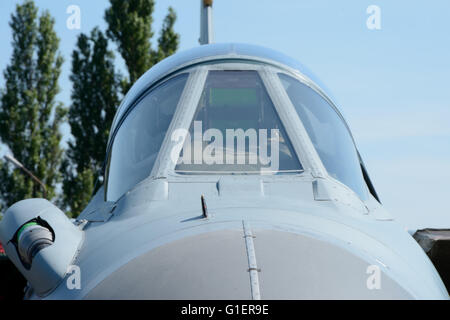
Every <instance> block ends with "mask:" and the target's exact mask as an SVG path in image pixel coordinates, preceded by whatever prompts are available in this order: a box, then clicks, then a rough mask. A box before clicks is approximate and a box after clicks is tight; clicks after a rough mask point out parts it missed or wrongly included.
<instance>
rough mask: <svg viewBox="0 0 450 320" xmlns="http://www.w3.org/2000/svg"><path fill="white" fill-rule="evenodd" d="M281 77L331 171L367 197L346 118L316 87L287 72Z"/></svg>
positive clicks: (328, 169)
mask: <svg viewBox="0 0 450 320" xmlns="http://www.w3.org/2000/svg"><path fill="white" fill-rule="evenodd" d="M279 77H280V80H281V82H282V84H283V86H284V88H285V90H286V92H287V94H288V96H289V98H290V100H291V102H292V103H293V105H294V107H295V110H296V111H297V113H298V116H299V117H300V119H301V121H302V123H303V125H304V126H305V129H306V131H307V132H308V135H309V137H310V138H311V141H312V143H313V145H314V147H315V148H316V151H317V153H318V154H319V156H320V159H321V160H322V162H323V164H324V166H325V168H326V169H327V171H328V174H329V175H331V176H332V177H334V178H335V179H337V180H339V181H340V182H342V183H344V184H345V185H347V186H348V187H350V188H351V189H352V190H353V191H355V193H357V194H358V195H359V196H360V198H361V199H366V198H367V188H366V184H365V181H364V177H363V174H362V171H361V165H360V163H359V158H358V155H357V152H356V147H355V145H354V143H353V139H352V137H351V135H350V132H349V130H348V129H347V126H346V125H345V123H344V121H343V120H342V119H341V117H340V116H339V115H338V114H337V112H336V111H335V110H334V109H333V107H332V106H331V105H330V104H329V103H328V102H327V101H326V100H325V99H324V98H322V97H321V96H320V95H319V94H318V93H317V92H315V91H314V90H313V89H311V88H310V87H308V86H306V85H305V84H303V83H301V82H300V81H298V80H297V79H295V78H292V77H290V76H288V75H285V74H281V73H280V74H279Z"/></svg>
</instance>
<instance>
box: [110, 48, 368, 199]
mask: <svg viewBox="0 0 450 320" xmlns="http://www.w3.org/2000/svg"><path fill="white" fill-rule="evenodd" d="M216 46H217V45H216ZM222 46H223V45H222ZM236 46H237V45H233V47H230V48H234V49H233V52H231V53H230V52H228V53H227V54H224V53H223V52H222V53H221V54H218V55H214V54H212V55H205V56H203V57H201V55H200V57H197V58H192V60H188V61H185V62H184V63H179V64H178V65H176V66H173V67H172V68H168V67H166V69H167V70H166V72H165V73H164V72H162V73H161V74H159V75H157V76H155V75H152V74H151V73H150V74H146V75H144V76H143V79H145V78H151V77H153V82H150V83H148V84H147V86H145V85H144V84H143V82H142V79H141V80H139V81H138V83H137V84H136V85H135V88H133V89H132V90H131V91H130V93H129V94H128V95H127V97H126V98H125V99H124V103H123V104H122V106H121V107H120V108H119V111H118V113H117V115H116V118H115V120H114V124H113V128H112V130H111V137H110V141H109V146H108V161H107V172H106V188H105V189H106V198H107V200H109V201H115V200H117V199H119V198H120V197H121V196H122V195H123V194H124V193H126V192H127V191H128V190H130V189H131V188H133V187H134V186H135V185H136V184H137V183H139V182H140V181H142V180H144V179H145V178H148V177H153V178H160V177H167V176H170V177H175V178H176V177H192V178H194V177H197V176H202V175H218V176H220V175H272V176H281V175H302V174H304V173H305V172H309V173H313V174H314V173H316V172H319V173H320V171H323V172H325V174H326V175H328V176H329V177H331V178H333V179H335V180H337V181H339V182H341V183H342V184H344V185H345V186H347V187H348V188H349V189H351V190H353V191H354V192H355V193H356V194H357V195H358V196H359V197H360V198H361V199H366V198H367V185H366V183H365V181H364V176H363V172H362V169H361V163H360V159H359V156H358V153H357V150H356V147H355V145H354V142H353V138H352V136H351V134H350V131H349V130H348V128H347V126H346V124H345V122H344V120H343V118H342V117H341V115H340V114H339V112H338V111H337V109H336V108H335V107H334V105H333V104H332V102H331V101H330V100H329V98H328V97H327V96H325V95H324V93H323V92H322V91H321V90H320V88H319V87H317V86H316V84H315V83H313V82H312V81H311V79H310V78H308V77H306V76H305V75H304V74H302V73H300V71H301V70H298V69H296V68H295V67H293V64H292V63H289V64H286V62H285V61H281V62H280V58H279V56H277V59H276V60H274V58H273V55H274V54H273V53H271V55H268V56H269V57H267V56H265V57H261V55H259V56H255V55H253V56H248V55H243V54H237V53H236V52H238V51H239V50H236ZM204 47H215V45H212V46H204ZM219 47H220V46H219ZM245 48H247V50H249V49H248V46H246V47H245ZM257 49H258V47H251V50H250V51H252V50H253V51H255V52H256V51H257ZM196 50H197V51H198V49H196ZM208 50H211V48H209V49H208V48H206V49H205V52H210V51H208ZM261 50H264V49H261ZM213 51H214V50H213ZM244 51H245V50H244ZM185 55H186V54H185ZM176 56H177V55H175V56H173V57H172V60H174V61H177V59H179V58H177V57H176ZM188 56H189V54H188ZM169 59H170V58H169ZM181 60H182V59H181ZM169 62H170V61H169ZM166 64H169V65H170V63H167V62H166ZM154 68H156V69H158V68H159V69H164V68H162V67H161V66H158V65H157V66H155V67H154ZM151 71H152V70H150V71H149V72H151Z"/></svg>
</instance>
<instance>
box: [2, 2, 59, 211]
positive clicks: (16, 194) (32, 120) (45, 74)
mask: <svg viewBox="0 0 450 320" xmlns="http://www.w3.org/2000/svg"><path fill="white" fill-rule="evenodd" d="M54 24H55V22H54V19H53V18H52V17H51V16H50V14H49V13H48V12H44V13H43V14H41V15H40V16H39V17H38V9H37V8H36V6H35V4H34V2H33V1H31V0H27V1H25V2H24V3H23V4H22V5H17V6H16V11H15V12H14V13H13V14H12V15H11V21H10V24H9V25H10V27H11V29H12V34H13V37H12V38H13V40H12V47H13V53H12V57H11V60H10V63H9V65H8V66H7V68H6V70H5V71H4V78H5V88H4V89H3V90H2V93H1V96H0V139H1V142H2V143H3V144H6V145H7V146H8V147H9V149H10V151H11V152H12V153H13V155H14V157H15V158H16V159H17V160H19V161H20V162H21V163H22V164H24V166H25V167H26V168H28V169H29V170H30V171H32V172H33V173H34V174H35V175H36V176H37V177H38V178H40V179H41V180H42V181H43V182H44V183H45V185H46V186H47V194H48V197H49V198H53V197H54V196H55V186H56V184H57V183H58V182H59V181H60V174H59V167H60V163H61V158H62V149H61V148H60V141H61V134H60V132H59V127H60V124H61V123H62V121H63V120H64V117H65V113H66V111H65V109H64V108H63V107H62V104H60V103H58V102H56V95H57V94H58V92H59V86H58V79H59V76H60V73H61V66H62V64H63V58H62V57H61V55H60V53H59V51H58V46H59V39H58V37H57V35H56V33H55V31H54ZM0 181H1V184H0V194H1V195H0V197H1V200H0V201H1V204H2V205H3V206H10V205H12V204H13V203H14V202H16V201H19V200H22V199H26V198H31V197H42V195H43V194H42V189H41V188H40V187H39V185H36V184H35V183H34V182H33V181H32V180H31V179H30V178H29V177H28V176H26V175H24V174H23V173H22V172H21V171H20V170H19V169H16V168H14V167H12V166H11V165H10V164H8V163H6V162H5V161H3V160H0Z"/></svg>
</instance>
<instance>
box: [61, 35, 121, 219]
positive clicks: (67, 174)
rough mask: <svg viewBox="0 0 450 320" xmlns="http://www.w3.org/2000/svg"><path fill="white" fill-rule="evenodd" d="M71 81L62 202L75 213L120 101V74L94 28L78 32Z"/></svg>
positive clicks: (87, 195) (86, 195)
mask: <svg viewBox="0 0 450 320" xmlns="http://www.w3.org/2000/svg"><path fill="white" fill-rule="evenodd" d="M70 79H71V81H72V83H73V88H72V96H71V98H72V104H71V106H70V109H69V124H70V127H71V132H72V135H73V138H74V139H73V140H72V141H69V149H68V150H67V157H66V159H65V161H64V165H63V172H64V184H63V189H64V203H65V205H66V206H67V208H68V209H69V210H70V211H71V214H72V215H74V216H76V215H78V214H79V213H80V212H81V211H82V210H83V208H84V207H85V206H86V205H87V203H88V201H89V199H90V197H91V195H92V192H93V188H94V181H95V180H96V179H97V175H98V172H99V171H100V169H101V168H102V165H103V161H104V157H105V152H106V144H107V140H108V136H109V129H110V126H111V124H112V120H113V117H114V114H115V111H116V108H117V106H118V105H119V102H120V95H119V92H120V82H121V76H120V75H119V74H118V73H116V71H115V69H114V54H113V53H112V52H111V51H110V50H109V49H108V40H107V38H106V37H105V35H104V34H103V33H102V32H101V31H100V30H99V29H98V28H95V29H94V30H92V32H91V34H90V36H87V35H85V34H81V35H80V36H79V37H78V41H77V48H76V49H75V50H74V51H73V54H72V74H71V76H70Z"/></svg>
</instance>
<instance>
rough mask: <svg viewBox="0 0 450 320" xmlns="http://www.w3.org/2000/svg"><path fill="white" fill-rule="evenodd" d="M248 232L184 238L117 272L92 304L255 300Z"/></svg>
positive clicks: (93, 293) (103, 284) (95, 294)
mask: <svg viewBox="0 0 450 320" xmlns="http://www.w3.org/2000/svg"><path fill="white" fill-rule="evenodd" d="M247 270H248V263H247V254H246V248H245V241H244V239H243V233H242V230H223V231H215V232H210V233H203V234H198V235H194V236H190V237H187V238H183V239H180V240H177V241H174V242H171V243H168V244H165V245H162V246H160V247H157V248H155V249H153V250H151V251H149V252H147V253H145V254H143V255H141V256H140V257H138V258H136V259H134V260H132V261H130V262H129V263H127V264H126V265H124V266H123V267H122V268H120V269H119V270H118V271H116V272H114V273H113V274H112V275H110V276H109V277H108V278H106V279H105V280H104V281H102V282H101V283H100V284H99V285H98V286H97V287H96V288H94V289H93V290H92V291H91V292H90V293H89V294H88V296H87V298H88V299H205V300H208V299H230V298H232V299H251V292H250V285H249V276H248V271H247Z"/></svg>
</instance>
